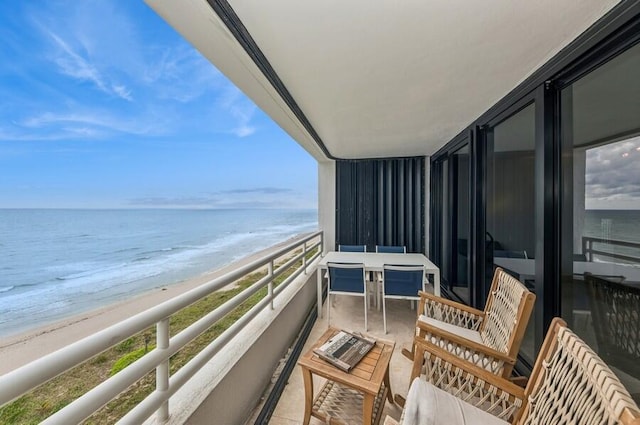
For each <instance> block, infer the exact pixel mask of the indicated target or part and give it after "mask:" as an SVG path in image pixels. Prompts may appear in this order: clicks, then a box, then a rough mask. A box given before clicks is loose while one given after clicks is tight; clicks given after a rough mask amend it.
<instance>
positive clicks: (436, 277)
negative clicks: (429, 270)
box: [433, 270, 441, 297]
mask: <svg viewBox="0 0 640 425" xmlns="http://www.w3.org/2000/svg"><path fill="white" fill-rule="evenodd" d="M433 295H435V296H436V297H440V296H441V295H440V270H437V271H436V272H434V273H433Z"/></svg>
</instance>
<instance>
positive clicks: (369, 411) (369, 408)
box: [362, 393, 375, 425]
mask: <svg viewBox="0 0 640 425" xmlns="http://www.w3.org/2000/svg"><path fill="white" fill-rule="evenodd" d="M374 402H375V396H374V395H372V394H368V393H365V394H364V402H363V403H362V415H363V419H364V420H363V421H362V423H363V425H373V406H374Z"/></svg>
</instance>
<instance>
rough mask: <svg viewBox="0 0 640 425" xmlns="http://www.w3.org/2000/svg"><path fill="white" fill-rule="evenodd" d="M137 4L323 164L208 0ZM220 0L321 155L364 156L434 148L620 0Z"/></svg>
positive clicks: (424, 151) (158, 0)
mask: <svg viewBox="0 0 640 425" xmlns="http://www.w3.org/2000/svg"><path fill="white" fill-rule="evenodd" d="M146 2H147V3H148V4H149V5H150V6H151V7H152V8H153V9H155V10H156V11H157V12H158V13H159V14H160V15H161V16H163V18H164V19H165V20H166V21H168V22H169V24H170V25H172V26H173V27H174V28H176V30H178V31H179V32H180V33H181V34H182V35H183V36H184V37H185V38H186V39H188V40H189V41H190V42H191V43H192V44H193V45H194V46H195V47H196V48H197V49H198V50H199V51H200V52H202V54H203V55H204V56H206V57H207V58H208V59H209V60H210V61H211V62H212V63H213V64H214V65H215V66H216V67H217V68H218V69H219V70H220V71H221V72H223V73H224V74H225V75H226V76H227V77H229V78H230V79H231V80H232V81H233V82H234V83H235V84H236V85H237V86H238V87H239V88H240V89H241V90H242V91H243V92H244V93H245V94H246V95H247V96H249V97H250V98H251V99H252V100H253V101H254V102H255V103H256V104H257V105H258V106H259V107H260V108H262V109H263V110H264V111H265V112H266V113H267V114H269V115H270V116H271V117H272V118H273V119H274V120H275V121H276V122H277V123H278V124H279V125H280V126H281V127H282V128H284V129H285V130H286V131H287V132H288V133H289V134H290V135H291V137H293V138H294V139H295V140H296V141H297V142H298V143H300V145H301V146H303V147H304V148H305V149H306V150H307V151H308V152H309V153H310V154H311V155H313V156H314V157H315V158H316V159H317V160H319V161H322V160H325V159H326V156H325V155H324V154H323V153H322V151H321V150H320V149H319V148H318V147H317V145H316V143H315V141H314V140H313V139H312V138H311V137H310V135H309V134H308V133H307V131H306V130H305V129H304V127H303V126H302V125H301V124H300V122H299V121H298V120H297V118H296V117H295V115H294V114H293V113H292V112H291V111H290V110H289V108H288V107H287V106H286V104H285V103H284V102H283V100H282V99H281V98H280V96H279V95H278V94H277V92H276V91H275V90H274V89H273V87H271V85H270V83H269V82H268V81H267V80H266V78H265V77H264V76H263V75H262V73H261V72H260V71H259V70H258V68H257V67H256V66H255V64H254V63H253V62H252V60H251V59H250V58H249V57H248V56H247V55H246V53H245V52H244V50H243V49H242V47H241V46H240V45H239V44H238V43H237V42H236V40H235V39H234V38H233V36H232V35H231V33H229V31H228V30H227V28H226V27H225V26H224V24H222V22H221V21H220V20H219V18H218V16H217V15H216V14H215V13H214V12H213V11H212V10H211V7H210V6H209V5H208V4H207V2H206V0H183V1H179V2H178V1H175V0H146ZM228 2H229V4H230V5H231V7H232V8H233V10H234V11H235V13H236V14H237V15H238V17H239V18H240V20H241V21H242V23H243V24H244V26H245V27H246V28H247V30H248V31H249V33H250V34H251V36H252V38H253V39H254V40H255V42H256V43H257V45H258V46H259V48H260V49H261V51H262V52H263V53H264V55H265V56H266V58H267V59H268V61H269V63H270V64H271V66H272V67H273V68H274V70H275V71H276V73H277V75H278V76H279V77H280V79H281V80H282V82H283V83H284V85H285V86H286V87H287V89H288V91H289V92H290V93H291V95H292V97H293V99H294V100H295V101H296V103H297V104H298V106H299V107H300V108H301V110H302V111H303V113H304V114H305V115H306V117H307V119H308V120H309V122H310V123H311V125H312V126H313V128H314V129H315V131H316V132H317V133H318V135H319V136H320V138H321V139H322V141H323V142H324V144H325V145H326V147H327V148H328V150H329V152H330V153H331V154H332V155H334V156H335V157H338V158H373V157H393V156H414V155H430V154H432V153H433V152H435V151H436V150H437V149H439V148H440V147H441V146H442V145H444V144H445V143H447V142H448V141H449V140H450V139H451V138H452V137H454V136H455V135H456V134H457V133H459V132H460V131H461V130H462V129H464V128H465V127H466V126H467V125H469V124H470V123H471V122H472V121H473V120H474V119H476V118H478V117H479V116H480V115H481V114H482V113H483V112H485V111H486V110H487V109H488V108H489V107H491V106H492V105H493V104H495V103H496V102H497V101H498V100H500V99H501V98H502V97H503V96H505V95H506V94H507V93H508V92H509V91H511V90H512V89H513V88H515V87H516V86H517V85H518V84H519V83H520V82H522V81H523V80H524V79H525V78H526V77H527V76H529V75H530V74H531V73H532V72H533V71H535V70H536V69H537V68H539V67H540V66H541V65H542V64H544V63H545V62H546V61H548V60H549V59H550V58H551V57H552V56H553V55H555V54H556V53H557V52H558V51H560V50H561V49H562V48H563V47H564V46H566V45H567V44H568V43H569V42H570V41H572V40H573V39H574V38H575V37H577V36H578V35H579V34H580V33H582V32H583V31H584V30H586V29H587V28H588V27H589V26H590V25H592V24H593V23H594V22H595V21H597V20H598V19H599V18H600V17H602V16H603V15H604V14H605V13H606V12H607V11H608V10H609V9H611V8H612V7H613V6H614V5H615V4H616V3H618V0H563V1H558V0H535V1H531V0H484V1H469V0H446V1H444V0H439V1H436V0H411V1H409V0H406V1H391V0H378V1H372V0H349V1H344V0H341V1H337V0H323V1H309V0H306V1H300V0H270V1H264V0H228ZM203 125H206V123H203Z"/></svg>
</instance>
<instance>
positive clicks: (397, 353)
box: [269, 295, 416, 425]
mask: <svg viewBox="0 0 640 425" xmlns="http://www.w3.org/2000/svg"><path fill="white" fill-rule="evenodd" d="M334 299H335V303H334V301H333V300H334ZM332 304H333V305H332V307H331V326H334V327H337V328H343V329H346V330H353V331H359V332H364V307H363V301H362V298H357V297H351V296H344V295H343V296H340V295H338V296H335V298H334V297H332ZM323 307H324V308H323V317H322V318H321V319H318V320H317V321H316V323H315V325H314V327H313V329H312V331H311V334H310V335H309V338H308V339H307V342H306V344H305V346H304V349H303V351H302V352H303V353H306V352H307V351H308V350H309V349H310V348H311V346H312V345H313V343H314V342H315V341H316V340H317V339H318V338H319V337H320V336H321V335H322V334H323V333H324V332H325V331H326V329H327V326H328V325H327V314H326V312H327V310H326V308H327V306H326V302H325V304H324V306H323ZM415 321H416V310H415V309H412V308H411V306H410V302H409V301H406V300H387V330H388V333H387V334H386V335H385V333H384V330H383V324H382V311H378V310H377V309H376V308H375V307H374V306H372V307H370V308H369V317H368V322H369V329H368V331H367V333H368V334H369V335H372V336H374V337H379V338H383V339H388V340H393V341H395V342H396V346H395V350H394V352H393V356H392V357H391V365H390V368H391V369H390V379H391V390H392V391H393V394H394V395H395V394H400V395H402V396H406V394H407V390H408V387H409V377H410V374H411V367H412V362H411V361H409V360H408V359H407V358H406V357H405V356H403V355H402V353H401V350H402V348H409V347H410V346H411V341H412V337H413V335H414V332H415ZM323 382H324V379H323V378H320V377H316V376H314V382H313V386H314V390H315V391H317V390H318V389H319V388H320V387H321V386H322V384H323ZM400 413H401V409H400V408H399V407H398V406H395V405H394V406H392V405H390V404H389V403H388V402H387V403H386V406H385V409H384V411H383V416H382V418H383V419H384V417H385V416H386V415H387V414H388V415H390V416H392V417H393V418H395V419H399V418H400ZM303 416H304V385H303V382H302V374H301V372H300V367H299V366H296V367H295V369H294V371H293V373H292V374H291V376H290V378H289V382H288V383H287V386H286V387H285V389H284V392H283V394H282V397H281V398H280V401H279V403H278V405H277V407H276V409H275V411H274V413H273V415H272V417H271V420H270V422H269V423H270V424H272V425H294V424H295V425H298V424H301V423H302V419H303ZM381 423H382V420H381ZM322 424H323V422H322V421H320V420H318V419H316V418H313V417H312V418H311V425H322Z"/></svg>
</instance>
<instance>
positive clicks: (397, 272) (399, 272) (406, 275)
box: [382, 264, 424, 299]
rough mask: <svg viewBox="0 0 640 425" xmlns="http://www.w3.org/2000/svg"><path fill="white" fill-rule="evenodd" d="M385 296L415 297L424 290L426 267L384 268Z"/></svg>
mask: <svg viewBox="0 0 640 425" xmlns="http://www.w3.org/2000/svg"><path fill="white" fill-rule="evenodd" d="M382 282H383V285H384V286H383V290H384V295H393V296H402V297H414V298H416V299H418V298H419V297H420V296H419V295H418V292H419V291H423V290H424V266H422V265H420V266H404V265H403V266H395V265H390V264H385V265H384V266H383V268H382Z"/></svg>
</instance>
